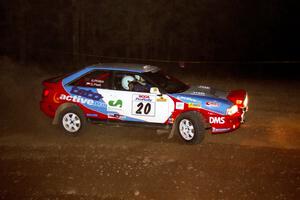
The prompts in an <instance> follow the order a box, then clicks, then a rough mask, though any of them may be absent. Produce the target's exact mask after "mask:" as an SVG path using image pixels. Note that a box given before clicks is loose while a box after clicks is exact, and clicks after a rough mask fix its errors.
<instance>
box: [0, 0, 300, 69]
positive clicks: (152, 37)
mask: <svg viewBox="0 0 300 200" xmlns="http://www.w3.org/2000/svg"><path fill="white" fill-rule="evenodd" d="M54 2H55V3H54ZM297 7H298V3H297V1H283V0H263V1H261V0H243V1H242V0H228V1H221V0H197V1H195V0H173V1H163V0H157V1H153V0H145V1H140V0H126V1H124V0H103V1H97V0H88V1H87V0H73V1H72V0H56V1H53V0H43V1H40V0H12V1H4V0H2V1H1V3H0V17H1V23H0V43H1V46H0V54H1V55H8V56H11V57H14V58H15V59H17V60H25V61H34V62H59V63H69V62H73V63H74V59H75V60H76V62H81V63H87V62H90V59H93V58H92V57H93V56H87V55H99V56H115V57H122V58H128V57H129V58H140V59H162V60H189V61H272V62H273V61H293V62H294V61H299V60H300V48H299V46H300V39H299V35H300V34H299V33H300V32H299V31H298V30H297V29H298V26H299V19H300V17H299V14H298V13H299V12H298V10H297ZM77 55H81V56H79V57H78V56H77ZM53 57H55V58H56V59H53ZM94 59H98V58H94ZM123 60H124V59H123Z"/></svg>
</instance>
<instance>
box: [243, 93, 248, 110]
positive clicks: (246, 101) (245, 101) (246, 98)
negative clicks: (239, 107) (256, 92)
mask: <svg viewBox="0 0 300 200" xmlns="http://www.w3.org/2000/svg"><path fill="white" fill-rule="evenodd" d="M247 106H248V94H246V97H245V99H244V107H247Z"/></svg>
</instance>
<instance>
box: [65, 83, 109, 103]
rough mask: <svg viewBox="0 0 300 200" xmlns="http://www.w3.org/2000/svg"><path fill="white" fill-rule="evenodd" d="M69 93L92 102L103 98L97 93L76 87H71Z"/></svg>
mask: <svg viewBox="0 0 300 200" xmlns="http://www.w3.org/2000/svg"><path fill="white" fill-rule="evenodd" d="M70 93H71V94H75V95H78V96H82V97H85V98H88V99H92V100H95V101H98V100H100V99H102V98H103V97H102V95H101V94H99V93H96V92H93V91H91V90H84V89H80V88H78V87H76V86H74V87H72V89H71V91H70Z"/></svg>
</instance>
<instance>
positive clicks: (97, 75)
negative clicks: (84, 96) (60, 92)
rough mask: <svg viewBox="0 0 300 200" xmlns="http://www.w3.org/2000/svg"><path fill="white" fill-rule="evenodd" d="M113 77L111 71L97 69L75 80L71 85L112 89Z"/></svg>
mask: <svg viewBox="0 0 300 200" xmlns="http://www.w3.org/2000/svg"><path fill="white" fill-rule="evenodd" d="M111 77H112V75H111V72H109V71H101V70H95V71H92V72H90V73H88V74H86V75H84V76H83V77H81V78H79V79H77V80H75V81H74V82H73V83H71V85H73V86H81V87H93V88H103V89H110V85H111V84H110V83H111Z"/></svg>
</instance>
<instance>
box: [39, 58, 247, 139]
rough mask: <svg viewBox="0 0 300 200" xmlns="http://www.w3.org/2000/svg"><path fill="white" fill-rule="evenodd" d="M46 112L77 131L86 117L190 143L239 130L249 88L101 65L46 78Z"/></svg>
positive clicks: (128, 66)
mask: <svg viewBox="0 0 300 200" xmlns="http://www.w3.org/2000/svg"><path fill="white" fill-rule="evenodd" d="M43 85H44V90H43V96H42V100H41V102H40V108H41V110H42V111H43V112H44V113H45V114H46V115H48V116H50V117H52V118H53V123H54V124H60V125H61V127H62V128H63V129H64V130H65V131H66V132H67V133H68V134H70V135H77V134H78V133H79V132H81V131H82V129H83V128H84V126H85V124H86V121H93V122H99V123H107V122H109V123H118V124H121V123H123V124H128V125H130V124H135V125H136V124H138V125H141V126H146V125H147V126H149V125H151V126H155V127H157V126H164V127H170V128H172V133H178V134H179V135H180V136H181V138H182V139H183V140H184V141H186V142H187V143H199V142H201V141H202V140H203V138H204V132H205V129H206V128H211V130H212V132H213V133H223V132H229V131H232V130H235V129H237V128H238V127H239V126H240V124H241V123H242V122H243V121H244V117H245V112H246V111H247V109H248V95H247V92H246V91H245V90H242V89H239V90H233V91H229V92H226V91H222V90H217V89H215V88H211V87H209V86H201V85H199V86H189V85H186V84H184V83H183V82H181V81H179V80H177V79H175V78H173V77H172V76H170V75H167V74H165V73H164V72H162V71H161V70H160V69H159V68H158V67H155V66H150V65H139V64H97V65H94V66H89V67H86V68H84V69H82V70H79V71H77V72H74V73H71V74H68V75H64V76H59V77H55V78H51V79H48V80H45V81H44V82H43Z"/></svg>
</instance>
